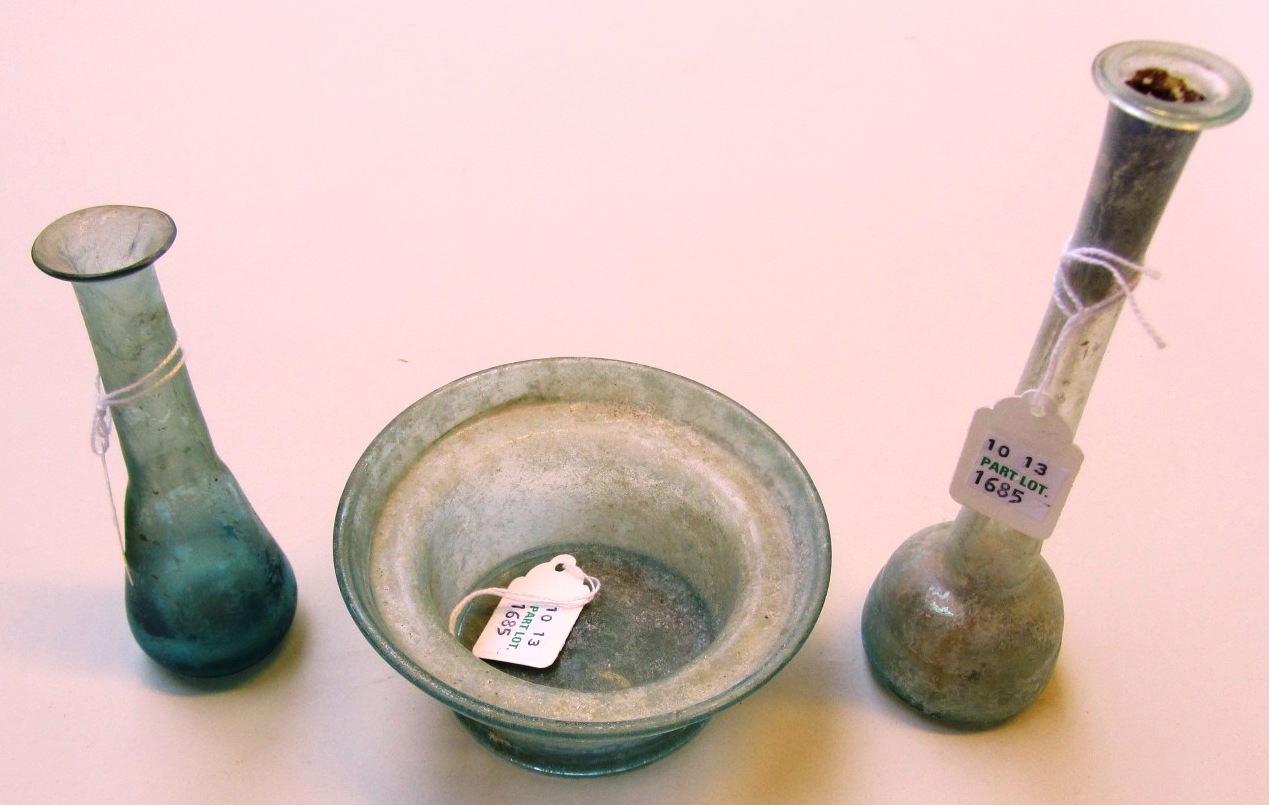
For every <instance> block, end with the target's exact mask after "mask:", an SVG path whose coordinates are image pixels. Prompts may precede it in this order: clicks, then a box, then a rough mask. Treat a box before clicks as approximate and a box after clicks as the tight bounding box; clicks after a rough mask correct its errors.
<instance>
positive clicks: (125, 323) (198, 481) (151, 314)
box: [31, 206, 296, 677]
mask: <svg viewBox="0 0 1269 805" xmlns="http://www.w3.org/2000/svg"><path fill="white" fill-rule="evenodd" d="M175 237H176V226H175V224H173V222H172V219H171V218H169V217H168V216H167V215H166V214H164V213H162V212H160V211H158V210H152V209H147V208H143V207H123V206H108V207H93V208H90V209H86V210H80V211H79V212H75V213H71V214H70V215H67V216H64V217H62V218H59V219H58V220H57V221H55V222H53V223H52V224H50V225H49V226H48V227H47V228H46V229H45V230H44V231H43V232H41V233H40V235H39V237H38V238H37V239H36V241H35V245H34V246H33V248H32V250H31V256H32V259H33V260H34V261H35V264H36V265H37V266H39V268H40V269H42V270H43V271H44V272H45V273H47V274H49V275H51V276H54V277H57V278H58V279H63V280H69V281H70V282H71V283H72V285H73V287H74V289H75V296H76V298H77V299H78V301H79V307H80V311H81V312H82V314H83V318H84V325H85V326H86V327H87V329H88V337H89V339H90V340H91V341H92V347H93V352H94V354H95V355H96V358H97V367H98V370H99V372H100V375H101V384H102V387H103V388H104V390H105V391H106V392H107V393H110V392H113V391H119V390H125V391H127V392H128V393H126V394H123V395H121V396H120V397H118V398H117V399H115V400H113V401H112V403H111V404H110V408H109V410H110V414H111V415H112V416H113V419H114V425H115V431H116V433H117V434H118V442H119V446H120V448H121V450H122V452H123V458H124V463H125V465H126V467H127V471H128V486H127V491H126V493H125V495H124V557H125V561H126V563H127V569H128V574H127V576H128V578H127V584H126V594H125V607H126V610H127V616H128V623H129V625H130V626H131V628H132V633H133V635H134V636H135V637H136V640H137V642H138V643H139V644H140V646H141V648H142V649H144V650H145V652H146V653H147V654H149V655H150V656H151V657H153V658H154V659H155V660H156V661H158V662H159V663H160V664H162V665H164V666H166V667H167V668H169V669H171V670H173V671H175V672H177V673H180V674H184V675H188V676H195V677H211V676H223V675H226V674H231V673H234V672H235V671H239V670H242V669H244V668H247V667H249V666H251V665H253V664H254V663H256V662H258V661H259V660H260V659H262V658H263V657H264V656H265V655H266V654H268V653H269V652H270V650H272V649H273V647H274V646H275V645H277V643H278V642H279V641H280V640H281V639H282V637H283V635H285V634H286V632H287V630H288V628H289V627H290V625H291V620H292V617H293V616H294V613H295V605H296V586H295V576H294V574H293V573H292V571H291V566H290V564H289V563H288V562H287V559H286V557H285V556H284V555H283V553H282V551H281V550H280V549H279V548H278V545H277V543H276V542H274V540H273V537H272V536H270V534H269V532H268V531H267V530H266V529H265V527H264V524H263V523H261V522H260V518H259V517H257V516H256V513H255V511H254V510H252V508H251V504H250V503H248V502H247V498H246V496H245V495H243V493H242V489H241V488H240V487H239V486H238V482H237V481H236V480H235V479H234V477H233V475H232V474H231V473H230V472H229V469H228V468H227V467H226V466H225V464H224V462H222V461H221V460H220V458H219V457H218V456H217V455H216V452H215V450H214V449H213V448H212V443H211V436H210V434H209V433H208V431H207V425H206V423H205V422H204V420H203V415H202V412H201V410H200V409H199V406H198V401H197V400H196V399H195V397H194V389H193V386H192V385H191V384H190V379H189V372H188V370H187V369H186V368H185V367H184V364H183V360H181V359H180V358H179V355H180V348H179V345H178V344H177V340H176V332H175V330H174V329H173V326H172V320H171V318H170V317H169V315H168V310H167V304H166V302H165V301H164V299H163V294H162V291H161V290H160V289H159V283H158V278H157V277H156V276H155V271H154V261H155V260H157V259H158V258H159V257H160V256H162V255H163V253H164V252H166V251H167V249H168V247H169V246H171V245H172V241H173V240H174V239H175Z"/></svg>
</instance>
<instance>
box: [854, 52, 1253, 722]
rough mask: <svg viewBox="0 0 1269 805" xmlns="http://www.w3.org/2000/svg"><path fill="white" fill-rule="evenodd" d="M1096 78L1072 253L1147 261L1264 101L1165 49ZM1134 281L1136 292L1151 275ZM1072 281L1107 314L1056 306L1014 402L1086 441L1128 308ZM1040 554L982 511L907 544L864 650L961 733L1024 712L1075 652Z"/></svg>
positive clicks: (1098, 273) (1101, 275)
mask: <svg viewBox="0 0 1269 805" xmlns="http://www.w3.org/2000/svg"><path fill="white" fill-rule="evenodd" d="M1093 75H1094V78H1095V80H1096V82H1097V84H1098V86H1099V87H1100V88H1101V90H1102V91H1103V92H1104V93H1105V94H1106V96H1107V97H1108V99H1109V100H1110V102H1111V106H1110V110H1109V113H1108V117H1107V120H1106V126H1105V130H1104V134H1103V138H1102V144H1101V147H1100V151H1099V153H1098V157H1097V162H1096V165H1095V167H1094V169H1093V176H1092V180H1091V182H1090V184H1089V188H1088V192H1087V195H1086V198H1085V201H1084V207H1083V211H1082V213H1081V215H1080V219H1079V222H1078V224H1077V226H1076V230H1075V234H1074V235H1073V236H1072V238H1071V242H1070V243H1069V244H1068V249H1069V250H1074V249H1079V248H1080V247H1094V248H1098V249H1102V250H1105V251H1107V252H1111V253H1114V254H1115V255H1118V256H1119V257H1122V258H1125V259H1126V260H1128V261H1132V262H1133V263H1138V264H1139V263H1141V262H1142V261H1143V259H1144V257H1145V253H1146V248H1147V246H1148V245H1149V243H1150V239H1151V238H1152V236H1153V235H1154V231H1155V228H1156V226H1157V225H1158V223H1159V219H1160V218H1161V217H1162V215H1163V210H1164V208H1165V206H1166V205H1167V202H1168V198H1169V197H1170V195H1171V193H1172V190H1173V188H1174V186H1175V185H1176V182H1177V180H1178V179H1179V178H1180V175H1181V171H1182V169H1183V168H1184V167H1185V162H1186V159H1187V157H1188V156H1189V154H1190V151H1191V149H1193V147H1194V144H1195V143H1196V142H1197V140H1198V136H1199V133H1200V132H1201V131H1202V130H1203V129H1205V128H1210V127H1213V126H1219V125H1222V124H1224V123H1229V122H1231V121H1233V120H1235V119H1236V118H1237V117H1238V116H1239V115H1241V114H1242V113H1243V111H1245V110H1246V108H1247V106H1248V104H1249V103H1250V100H1251V91H1250V87H1249V86H1248V84H1247V81H1246V79H1245V78H1244V77H1243V76H1242V74H1241V73H1239V71H1238V70H1237V69H1236V68H1235V67H1233V66H1232V65H1230V64H1228V63H1227V62H1225V61H1224V60H1223V59H1221V58H1219V57H1217V56H1214V55H1212V54H1210V53H1206V52H1203V51H1200V50H1197V49H1195V48H1190V47H1186V46H1183V45H1174V44H1167V43H1158V42H1128V43H1124V44H1121V45H1116V46H1114V47H1111V48H1108V49H1107V50H1105V51H1103V52H1102V53H1101V54H1100V55H1099V56H1098V57H1097V59H1096V61H1095V62H1094V65H1093ZM1122 273H1123V274H1124V276H1123V279H1124V280H1126V283H1127V285H1128V286H1130V287H1131V286H1135V285H1136V283H1137V281H1138V280H1139V279H1140V274H1139V272H1136V271H1134V270H1132V269H1130V268H1128V269H1124V270H1123V272H1122ZM1067 277H1068V278H1069V280H1070V285H1071V289H1072V291H1073V293H1074V295H1075V296H1076V297H1077V298H1078V301H1079V302H1080V303H1081V306H1082V307H1084V308H1089V309H1092V308H1096V307H1097V306H1098V304H1099V303H1102V302H1105V303H1106V304H1105V305H1104V306H1103V307H1100V308H1098V309H1097V310H1096V312H1093V313H1091V314H1090V315H1087V316H1082V317H1080V318H1079V319H1077V320H1076V322H1074V323H1072V330H1071V331H1070V332H1069V333H1068V334H1067V335H1066V336H1065V337H1061V334H1062V330H1063V328H1064V327H1066V326H1067V323H1068V318H1069V317H1068V315H1067V313H1066V312H1065V311H1064V310H1063V305H1060V304H1058V303H1057V302H1056V301H1055V302H1053V303H1051V304H1050V305H1049V308H1048V311H1047V313H1046V314H1045V317H1044V320H1043V323H1042V324H1041V327H1040V331H1039V334H1038V336H1037V337H1036V340H1035V344H1034V347H1033V348H1032V351H1031V356H1030V358H1029V359H1028V361H1027V365H1026V368H1025V369H1024V370H1023V372H1022V378H1021V380H1020V381H1019V383H1018V387H1017V393H1018V394H1022V393H1023V392H1026V391H1029V390H1032V389H1037V388H1038V387H1040V386H1041V385H1044V386H1045V389H1046V391H1047V393H1048V396H1049V397H1050V398H1051V399H1052V400H1053V402H1054V404H1055V406H1054V407H1055V409H1056V411H1057V413H1058V414H1059V415H1060V416H1061V417H1062V418H1063V419H1064V420H1065V421H1066V423H1067V425H1069V426H1070V429H1071V431H1072V432H1074V431H1075V429H1076V428H1077V427H1078V426H1079V421H1080V417H1081V415H1082V414H1083V411H1084V406H1085V403H1086V402H1087V401H1088V395H1089V392H1090V390H1091V388H1092V384H1093V380H1094V378H1095V376H1096V374H1097V369H1098V366H1099V365H1100V364H1101V360H1102V356H1103V355H1104V353H1105V350H1106V345H1107V342H1108V341H1109V338H1110V335H1111V332H1112V330H1113V329H1114V327H1115V322H1116V320H1117V319H1118V317H1119V314H1120V311H1121V310H1122V308H1123V304H1124V298H1123V295H1122V294H1120V293H1119V291H1120V287H1119V285H1118V283H1117V280H1116V279H1115V277H1114V275H1113V274H1112V273H1111V272H1108V271H1107V270H1105V268H1104V267H1100V266H1097V265H1094V264H1093V263H1090V262H1080V261H1078V260H1077V261H1073V262H1072V263H1070V264H1069V266H1068V270H1067ZM1117 294H1118V296H1117V297H1116V295H1117ZM1067 307H1069V305H1068V306H1067ZM1046 381H1047V382H1046ZM1042 544H1043V543H1042V541H1041V540H1038V539H1033V538H1031V537H1029V536H1027V535H1025V534H1023V533H1021V532H1019V531H1016V530H1014V529H1013V528H1010V527H1009V526H1006V525H1004V524H1003V523H1001V522H999V521H997V520H993V519H991V518H989V517H986V516H983V515H981V514H978V513H977V512H975V511H973V510H972V509H969V508H964V509H962V510H961V512H960V514H959V515H958V516H957V518H956V519H955V520H954V521H953V522H950V523H940V524H938V525H935V526H931V527H929V528H927V529H924V530H923V531H920V532H918V533H917V534H915V535H914V536H912V537H911V538H910V539H908V540H907V541H906V542H905V543H903V545H901V546H900V547H899V549H898V550H897V551H896V552H895V553H894V555H893V556H892V557H891V558H890V560H889V562H888V563H887V564H886V566H885V567H884V568H883V569H882V571H881V573H880V574H879V575H878V576H877V579H876V581H875V582H874V583H873V586H872V589H871V590H870V591H869V593H868V597H867V599H866V601H865V604H864V611H863V622H862V627H863V640H864V648H865V651H866V653H867V656H868V660H869V662H870V664H871V665H872V667H873V670H874V672H875V673H876V675H877V676H878V677H879V678H880V680H881V681H882V682H883V683H884V684H885V685H886V686H887V687H888V688H890V689H891V690H892V691H894V692H895V693H896V694H897V695H898V696H899V697H900V698H901V699H903V700H904V701H906V702H907V703H908V704H910V705H911V706H912V707H914V708H915V709H917V710H919V711H921V712H922V713H925V714H926V715H928V716H931V717H933V718H936V719H939V720H942V721H946V722H950V723H955V724H961V725H966V726H990V725H993V724H996V723H999V722H1002V721H1004V720H1006V719H1008V718H1010V717H1012V716H1014V715H1016V714H1017V713H1019V712H1021V711H1022V710H1023V709H1025V708H1026V707H1027V705H1029V704H1030V703H1031V702H1032V701H1034V700H1035V698H1036V697H1037V696H1038V695H1039V694H1040V692H1041V691H1042V690H1043V689H1044V686H1045V685H1046V684H1047V683H1048V681H1049V678H1050V677H1051V675H1052V673H1053V668H1054V665H1055V663H1056V661H1057V655H1058V649H1059V647H1060V645H1061V642H1062V595H1061V592H1060V590H1059V588H1058V583H1057V579H1056V578H1055V577H1054V575H1053V572H1052V570H1050V569H1049V566H1048V563H1046V562H1045V561H1044V558H1043V557H1042V556H1041V555H1040V548H1041V545H1042Z"/></svg>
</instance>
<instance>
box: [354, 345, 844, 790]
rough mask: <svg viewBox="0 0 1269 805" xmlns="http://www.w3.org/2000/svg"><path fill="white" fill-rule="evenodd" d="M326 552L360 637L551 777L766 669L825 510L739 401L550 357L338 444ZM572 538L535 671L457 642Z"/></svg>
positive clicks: (747, 684) (789, 646)
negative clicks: (567, 588) (343, 449)
mask: <svg viewBox="0 0 1269 805" xmlns="http://www.w3.org/2000/svg"><path fill="white" fill-rule="evenodd" d="M334 552H335V569H336V575H337V578H338V581H339V585H340V589H341V591H342V593H343V596H344V600H345V602H346V604H347V605H348V609H349V612H350V613H351V614H352V617H353V619H354V620H355V621H356V622H357V625H358V626H359V627H360V628H361V630H362V632H363V633H364V634H365V635H366V637H367V639H368V640H369V641H370V643H371V644H372V645H373V646H374V647H375V649H376V650H378V651H379V653H380V654H381V655H382V656H383V657H384V658H385V659H386V660H387V661H388V662H389V663H390V664H391V665H392V666H393V668H395V669H396V670H397V671H398V672H400V673H401V674H402V675H404V676H405V677H406V678H407V679H409V680H410V681H411V682H413V683H414V684H415V685H417V686H419V687H420V688H422V689H423V690H424V691H426V692H427V693H429V694H431V695H432V696H434V697H435V698H437V699H439V700H440V701H441V702H443V703H444V704H445V705H447V706H448V707H450V708H451V709H453V710H454V711H455V713H456V714H457V715H458V717H459V720H460V721H461V722H462V724H463V726H464V727H465V728H466V729H467V730H468V731H469V732H470V733H471V734H472V735H474V736H475V737H476V738H477V739H478V740H480V741H481V742H482V743H484V744H485V745H486V746H488V747H489V748H491V749H492V750H494V751H495V752H497V753H499V754H501V755H502V756H504V757H505V758H507V759H509V760H511V761H513V762H515V763H519V764H521V765H524V766H527V767H530V768H533V769H537V770H539V771H544V772H549V773H555V774H565V775H596V774H609V773H613V772H618V771H623V770H626V769H631V768H635V767H637V766H641V765H644V764H646V763H649V762H651V761H653V760H656V759H657V758H660V757H662V756H664V755H665V754H667V753H669V752H670V751H672V750H674V749H675V748H677V747H678V746H681V745H682V744H683V743H684V742H686V741H687V740H688V739H690V738H691V737H692V736H693V735H695V734H696V732H697V731H699V729H700V728H701V727H702V726H703V725H704V723H705V721H706V720H707V719H708V718H709V717H710V716H712V715H713V714H714V713H716V712H718V711H719V710H721V709H723V708H725V707H727V706H729V705H732V704H735V703H736V702H737V701H739V700H740V699H742V698H743V697H744V696H746V695H748V694H749V693H752V692H753V691H754V690H756V689H757V688H758V687H760V686H761V685H762V684H763V683H765V682H766V681H767V680H769V679H770V678H771V677H772V676H774V675H775V674H776V673H777V672H778V671H779V670H780V669H781V668H782V667H783V666H784V665H785V664H786V663H787V662H788V661H789V660H790V659H791V658H792V657H793V655H794V654H796V653H797V651H798V649H799V648H800V647H801V646H802V644H803V642H804V641H805V640H806V638H807V636H808V635H809V634H810V631H811V629H812V627H813V626H814V624H815V621H816V619H817V618H818V616H819V612H820V609H821V607H822V606H823V603H824V598H825V595H826V593H827V590H828V578H829V565H830V544H829V534H828V523H827V520H826V517H825V514H824V509H823V506H822V504H821V503H820V499H819V496H818V494H817V492H816V490H815V487H814V485H813V484H812V482H811V479H810V477H809V476H808V475H807V473H806V470H805V469H804V468H803V467H802V465H801V464H800V463H799V461H798V460H797V457H796V456H795V455H794V454H793V453H792V451H791V450H790V449H789V448H788V447H787V446H786V445H785V444H784V442H783V441H782V440H781V439H780V438H779V437H778V436H777V435H776V434H775V433H774V432H773V431H772V430H771V429H770V428H768V427H767V426H766V425H765V424H763V423H762V422H761V421H760V420H758V419H757V418H756V417H755V416H754V415H753V414H751V413H749V412H748V411H747V410H745V409H744V408H742V407H740V406H739V405H737V404H736V403H735V402H733V401H731V400H730V399H728V398H726V397H724V396H722V395H721V394H718V393H717V392H715V391H712V390H711V389H708V388H706V387H705V386H702V385H700V384H698V383H695V382H692V381H690V380H687V379H685V378H682V377H680V376H677V375H674V374H670V373H668V372H664V371H660V370H657V369H652V368H649V367H646V366H640V365H637V364H631V363H624V362H620V361H611V360H602V359H594V358H555V359H543V360H535V361H526V362H523V363H516V364H509V365H506V366H500V367H496V368H493V369H489V370H486V371H483V372H479V373H476V374H473V375H470V376H468V377H465V378H463V379H461V380H458V381H455V382H454V383H451V384H449V385H447V386H444V387H443V388H441V389H438V390H437V391H435V392H433V393H432V394H429V395H428V396H426V397H424V398H423V399H421V400H419V401H418V402H417V403H415V404H414V405H412V406H410V407H409V408H408V409H406V410H405V411H404V412H403V413H402V414H400V415H399V416H398V417H397V418H396V419H394V420H393V421H392V422H391V423H390V424H389V425H388V426H387V428H385V429H384V430H383V431H382V432H381V433H380V434H379V436H377V437H376V438H375V439H374V441H373V442H372V443H371V444H370V446H369V448H367V450H366V452H365V454H364V455H363V456H362V458H361V459H360V461H358V463H357V465H356V467H355V468H354V470H353V472H352V475H351V477H350V478H349V481H348V484H347V487H346V488H345V490H344V494H343V497H342V499H341V501H340V504H339V510H338V513H337V516H336V522H335V539H334ZM562 553H571V554H572V555H573V556H575V557H576V558H577V560H578V564H579V566H580V567H581V568H583V569H584V570H585V571H586V572H588V573H590V574H592V575H595V576H597V577H599V578H600V580H601V581H602V582H603V587H602V590H601V592H600V594H599V596H598V597H597V598H596V599H595V601H593V602H592V603H590V604H588V605H587V606H586V607H585V609H583V610H582V612H581V615H580V618H579V620H578V622H577V624H576V626H575V627H574V630H573V632H572V634H571V635H570V637H569V639H568V642H567V643H566V644H565V646H564V649H563V652H562V653H561V656H560V658H559V659H558V660H557V661H556V662H555V663H554V664H553V665H552V666H550V667H549V668H546V669H541V670H538V669H532V668H527V667H523V666H513V665H507V664H502V663H491V662H486V661H484V660H481V659H479V658H477V657H475V656H474V655H473V654H472V653H471V651H470V646H471V644H472V642H474V640H475V637H476V635H477V634H478V633H479V632H480V630H481V628H482V627H483V625H484V622H485V621H486V620H488V618H489V617H490V615H491V614H492V610H493V608H494V606H495V604H496V603H497V599H496V598H492V597H487V598H484V599H479V600H478V602H477V603H475V604H473V605H471V606H469V607H467V608H466V609H465V611H464V612H463V613H462V617H461V618H460V622H459V623H460V625H459V628H458V629H457V630H456V631H457V637H456V636H454V635H451V634H450V632H449V628H448V622H449V617H450V613H451V611H452V610H453V609H454V608H455V606H456V604H458V603H459V602H460V601H461V600H462V599H463V597H464V596H465V595H466V594H467V593H469V592H471V591H473V590H476V589H481V588H485V587H490V586H505V585H506V584H507V583H508V582H509V581H510V580H511V579H512V578H514V577H516V576H520V575H524V573H525V572H526V571H527V570H528V569H529V568H530V567H532V566H534V565H535V564H537V563H539V562H541V561H545V560H547V559H550V558H551V557H552V556H555V555H557V554H562Z"/></svg>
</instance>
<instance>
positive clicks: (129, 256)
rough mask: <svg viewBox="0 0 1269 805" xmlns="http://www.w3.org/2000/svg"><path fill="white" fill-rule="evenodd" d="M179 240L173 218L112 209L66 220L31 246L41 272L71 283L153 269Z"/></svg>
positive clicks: (150, 211) (153, 212)
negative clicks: (149, 267)
mask: <svg viewBox="0 0 1269 805" xmlns="http://www.w3.org/2000/svg"><path fill="white" fill-rule="evenodd" d="M174 240H176V223H175V222H174V221H173V220H172V218H171V216H169V215H168V214H167V213H165V212H162V211H161V210H155V209H151V208H150V207H129V206H125V205H120V204H111V205H106V206H101V207H88V208H87V209H83V210H78V211H76V212H72V213H70V214H68V215H63V216H62V217H61V218H58V219H57V220H56V221H54V222H53V223H51V224H49V225H48V226H47V227H45V228H44V231H43V232H41V233H40V234H39V236H38V237H36V239H35V243H34V245H32V247H31V260H32V261H34V262H35V265H36V266H38V267H39V269H40V270H41V271H43V272H44V273H45V274H48V275H50V276H53V277H57V278H58V279H64V280H70V281H72V282H93V281H99V280H107V279H113V278H115V277H122V276H124V275H126V274H131V273H134V272H136V271H140V270H141V269H143V268H145V267H147V266H149V265H151V264H153V263H154V261H155V260H158V259H159V258H160V257H162V256H163V254H164V253H165V252H166V251H167V250H168V249H169V248H170V247H171V245H172V242H173V241H174Z"/></svg>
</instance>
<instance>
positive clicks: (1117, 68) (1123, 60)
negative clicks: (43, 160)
mask: <svg viewBox="0 0 1269 805" xmlns="http://www.w3.org/2000/svg"><path fill="white" fill-rule="evenodd" d="M1156 71H1163V72H1165V73H1166V75H1167V76H1169V77H1170V79H1169V80H1170V84H1171V85H1170V86H1169V88H1168V89H1167V90H1165V89H1164V88H1163V87H1161V86H1159V84H1158V83H1157V82H1156V81H1155V77H1156V76H1160V75H1163V73H1161V72H1156ZM1093 78H1094V79H1095V80H1096V81H1097V85H1098V87H1100V88H1101V90H1102V92H1103V93H1105V94H1106V97H1107V98H1109V99H1110V102H1111V103H1112V104H1114V105H1115V106H1116V107H1118V108H1119V109H1121V110H1123V111H1124V112H1127V113H1128V114H1130V115H1132V116H1133V117H1136V118H1140V119H1142V120H1145V121H1147V122H1149V123H1154V124H1156V125H1159V126H1166V127H1167V128H1172V129H1181V130H1184V131H1200V130H1202V129H1208V128H1212V127H1214V126H1223V125H1224V124H1226V123H1231V122H1233V121H1234V120H1237V119H1238V118H1239V117H1240V116H1241V115H1242V113H1243V112H1245V111H1247V107H1248V106H1249V105H1250V104H1251V84H1250V83H1249V82H1248V81H1247V78H1246V76H1244V75H1243V74H1242V72H1241V71H1240V70H1239V69H1238V68H1237V67H1235V66H1234V65H1233V64H1230V63H1229V62H1228V61H1226V60H1225V59H1223V58H1221V57H1220V56H1217V55H1216V54H1214V53H1209V52H1207V51H1205V50H1201V49H1199V48H1196V47H1191V46H1189V45H1181V44H1176V43H1173V42H1150V41H1141V42H1122V43H1120V44H1118V45H1112V46H1111V47H1108V48H1106V49H1105V50H1103V51H1102V52H1101V53H1100V54H1098V56H1097V58H1096V60H1094V62H1093ZM1175 79H1180V81H1179V82H1178V81H1175ZM1152 82H1155V83H1153V85H1152ZM1177 88H1184V89H1183V90H1181V89H1177Z"/></svg>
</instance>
